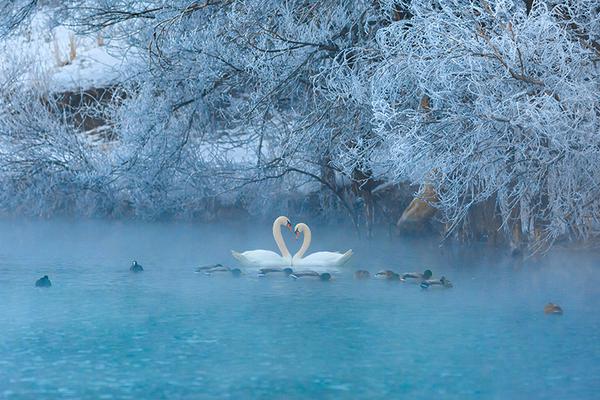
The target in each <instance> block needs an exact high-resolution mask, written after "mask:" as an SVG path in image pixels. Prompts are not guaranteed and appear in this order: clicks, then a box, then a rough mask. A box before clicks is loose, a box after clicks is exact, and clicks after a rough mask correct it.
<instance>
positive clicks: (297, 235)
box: [295, 231, 300, 239]
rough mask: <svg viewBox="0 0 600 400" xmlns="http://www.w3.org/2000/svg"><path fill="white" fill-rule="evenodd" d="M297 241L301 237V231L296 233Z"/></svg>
mask: <svg viewBox="0 0 600 400" xmlns="http://www.w3.org/2000/svg"><path fill="white" fill-rule="evenodd" d="M295 233H296V239H298V238H299V237H300V231H296V232H295Z"/></svg>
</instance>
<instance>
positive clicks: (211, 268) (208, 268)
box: [196, 264, 242, 277]
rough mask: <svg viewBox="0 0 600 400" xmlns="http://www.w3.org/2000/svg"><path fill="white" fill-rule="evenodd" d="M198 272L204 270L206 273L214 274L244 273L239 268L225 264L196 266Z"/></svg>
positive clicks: (237, 274)
mask: <svg viewBox="0 0 600 400" xmlns="http://www.w3.org/2000/svg"><path fill="white" fill-rule="evenodd" d="M196 272H204V274H205V275H212V274H213V273H215V272H230V273H231V275H233V276H236V277H238V276H240V275H242V270H241V269H239V268H231V267H228V266H226V265H223V264H213V265H205V266H203V267H198V268H196Z"/></svg>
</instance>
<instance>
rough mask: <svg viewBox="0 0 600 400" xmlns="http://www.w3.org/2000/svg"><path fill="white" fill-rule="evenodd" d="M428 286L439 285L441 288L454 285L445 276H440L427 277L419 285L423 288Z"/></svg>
mask: <svg viewBox="0 0 600 400" xmlns="http://www.w3.org/2000/svg"><path fill="white" fill-rule="evenodd" d="M430 286H440V287H443V288H451V287H454V285H452V282H450V281H449V280H448V279H446V277H445V276H442V277H441V278H440V279H427V280H424V281H422V282H421V287H422V288H423V289H428V288H429V287H430Z"/></svg>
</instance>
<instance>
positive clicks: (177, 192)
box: [3, 0, 600, 243]
mask: <svg viewBox="0 0 600 400" xmlns="http://www.w3.org/2000/svg"><path fill="white" fill-rule="evenodd" d="M23 4H25V3H23ZM53 10H54V11H55V13H56V14H55V15H56V19H57V20H58V21H62V22H64V23H66V24H68V25H69V26H71V27H74V28H76V29H78V30H79V31H80V32H82V33H92V32H98V31H102V35H103V36H105V37H106V39H107V42H108V45H109V47H110V46H111V45H112V46H117V45H118V47H119V48H118V49H115V51H118V52H121V53H124V52H126V53H127V54H128V55H130V56H132V57H130V58H129V59H130V60H134V61H130V62H128V64H127V71H126V72H127V74H125V75H124V78H123V80H122V82H120V84H119V90H118V91H116V92H115V93H117V94H116V95H115V96H114V99H113V101H111V102H109V103H108V105H107V104H103V105H102V106H101V107H98V108H97V109H90V110H86V112H91V113H101V114H102V115H103V117H104V118H105V119H106V120H107V121H109V124H110V125H109V126H110V129H111V130H112V135H111V138H112V139H113V140H112V141H111V142H110V143H109V144H107V145H105V146H90V145H88V144H85V143H84V144H77V145H76V143H75V142H74V141H75V139H73V137H80V136H77V133H76V132H72V130H75V131H77V129H76V128H77V127H75V128H73V126H72V124H69V120H68V118H63V117H61V116H60V106H49V105H48V104H51V103H52V101H51V100H52V99H53V96H51V95H49V96H46V95H41V98H43V99H46V100H45V101H42V104H43V110H44V112H38V113H34V114H35V115H36V118H50V119H51V120H52V121H54V122H52V123H50V121H46V122H43V121H42V120H40V121H39V122H40V126H41V125H42V124H44V123H47V124H48V125H49V126H53V127H54V128H53V132H55V134H57V135H58V136H59V138H60V140H58V139H57V140H53V142H54V143H56V146H57V148H56V149H52V150H48V154H50V153H52V154H54V153H56V152H58V153H60V154H62V153H63V152H66V153H67V154H69V152H70V151H71V150H69V149H72V148H77V146H79V148H81V149H83V151H82V152H81V154H83V155H84V156H81V157H80V158H78V157H79V156H75V155H70V156H69V157H68V160H69V163H71V162H73V163H75V162H79V161H76V160H82V161H81V162H80V164H76V165H78V166H77V168H71V171H76V170H79V169H81V170H83V171H86V172H85V173H82V174H78V173H75V172H72V175H67V176H68V177H69V179H65V180H64V182H71V183H73V182H75V184H73V185H72V186H70V185H65V186H67V187H74V188H85V193H95V194H94V195H93V196H94V197H93V199H94V201H96V202H100V203H101V204H103V206H102V207H97V209H100V210H107V209H109V208H110V206H109V204H114V203H120V204H121V203H126V204H128V207H130V208H131V209H132V210H135V211H134V212H135V213H138V215H141V216H149V217H156V216H159V215H162V214H167V215H179V214H186V213H194V212H195V211H194V210H200V209H202V208H203V207H205V206H206V204H207V203H206V202H211V201H214V200H215V199H223V198H227V197H228V198H229V200H230V201H238V202H241V203H244V205H245V206H248V205H249V202H253V204H256V203H257V202H258V203H261V202H265V201H268V200H269V199H279V198H280V196H281V195H283V193H285V192H286V191H288V190H293V189H301V190H304V191H313V190H314V189H319V192H320V193H321V197H320V201H321V204H320V206H321V207H322V208H323V209H324V210H331V209H332V208H333V209H335V208H339V209H341V210H343V211H344V212H345V213H347V214H348V215H351V216H352V217H353V219H354V221H355V223H356V224H359V223H360V220H361V219H366V221H367V222H368V225H372V224H373V222H374V220H375V212H376V204H375V201H376V200H375V198H374V196H373V189H374V188H375V186H377V185H379V184H384V185H385V184H398V183H403V182H407V181H408V182H410V183H412V184H416V185H424V184H428V185H432V186H433V188H434V189H435V192H436V194H437V195H436V196H435V198H436V199H437V201H436V203H435V204H434V205H435V207H437V208H438V209H439V211H440V212H439V213H438V215H439V216H440V218H441V220H442V222H445V223H446V224H447V227H448V228H449V232H453V231H455V228H457V227H459V226H460V225H461V224H462V223H463V222H464V221H465V220H466V219H468V218H469V215H470V212H471V210H472V209H473V207H476V206H477V205H478V204H481V203H486V204H489V203H490V202H491V203H492V204H495V208H496V212H497V213H498V214H499V215H500V216H501V219H502V221H503V224H502V227H495V228H500V229H502V228H504V230H505V231H506V232H507V233H508V232H510V231H511V230H512V229H516V230H517V231H520V232H522V233H523V234H525V237H528V238H530V239H532V240H535V241H536V243H551V242H552V241H553V240H555V239H556V238H559V237H570V238H587V237H589V236H590V235H594V234H595V233H596V229H597V227H598V221H597V218H598V211H599V209H598V207H599V204H598V201H597V200H596V199H597V198H598V189H599V187H598V186H599V183H600V180H599V178H600V177H599V176H598V173H597V172H596V169H597V168H594V166H595V165H596V164H597V161H598V156H599V154H600V153H599V151H600V143H599V139H598V131H599V129H598V128H599V127H598V113H599V104H600V102H599V101H598V100H600V99H599V98H598V97H599V93H600V88H599V87H598V85H599V84H598V82H600V80H599V79H598V62H599V61H600V58H599V56H600V44H599V43H600V42H599V41H600V37H599V35H600V26H599V24H600V16H599V13H600V10H599V7H598V5H597V2H596V1H593V0H580V1H575V0H573V1H571V0H569V1H566V2H564V1H561V2H558V1H554V0H535V1H531V0H472V1H462V0H425V1H409V0H378V1H371V0H356V1H350V0H332V1H307V0H295V1H286V2H281V1H275V0H213V1H189V0H169V1H167V0H147V1H143V2H140V1H133V0H85V1H83V0H80V1H78V0H71V1H66V2H62V3H56V4H55V7H54V8H53ZM111 39H112V40H111ZM29 97H30V98H36V96H29ZM38 97H40V96H38ZM19 98H20V99H21V98H22V97H19ZM26 103H27V102H21V103H17V104H18V107H20V108H22V109H23V110H27V107H28V106H27V104H26ZM3 107H4V108H3V109H4V110H8V103H5V105H4V106H3ZM13 107H14V105H13ZM29 107H31V106H29ZM36 107H39V104H38V105H36ZM30 113H32V112H31V111H28V112H25V113H17V114H11V115H12V116H11V118H12V119H11V118H9V119H8V120H7V121H6V122H4V123H5V125H6V124H8V123H12V124H13V125H14V124H16V122H14V121H15V118H17V117H15V116H14V115H18V116H19V118H21V116H23V118H25V117H24V116H27V115H29V114H30ZM11 121H13V122H11ZM23 122H26V120H23ZM10 130H11V132H16V131H19V132H27V129H25V128H24V127H22V126H18V124H17V125H16V126H14V127H11V128H10ZM31 132H35V130H34V131H31ZM31 132H30V134H31V135H33V136H31V137H29V136H27V134H26V133H23V135H25V136H23V137H24V138H25V139H23V140H24V141H27V140H29V141H31V140H33V139H35V135H34V134H32V133H31ZM61 132H62V133H61ZM11 134H12V135H14V133H11ZM32 138H33V139H32ZM78 140H79V139H78ZM80 142H81V141H80ZM74 143H75V144H74ZM49 146H50V148H51V147H52V145H49ZM73 146H75V147H73ZM26 148H27V149H28V148H29V147H26ZM24 154H28V153H24ZM75 154H76V153H75ZM35 157H38V156H37V155H36V156H35ZM13 165H17V164H13ZM70 165H71V164H70ZM73 165H75V164H73ZM11 168H13V167H11V166H8V167H7V169H6V171H10V170H11ZM53 176H54V175H53ZM307 186H311V189H310V190H308V189H307ZM257 188H261V189H262V190H258V191H257V190H256V189H257ZM282 188H283V189H282ZM74 190H76V189H74ZM99 193H101V195H99ZM357 196H358V197H362V200H363V201H362V203H360V202H357V201H356V199H357ZM98 199H103V200H101V201H100V200H98ZM360 204H362V205H360ZM313 206H314V204H313ZM361 207H362V208H363V211H364V216H363V217H359V214H360V213H358V212H357V210H359V209H360V208H361ZM92 208H94V207H92ZM113 208H114V206H113ZM94 209H96V208H94ZM263 209H264V207H263Z"/></svg>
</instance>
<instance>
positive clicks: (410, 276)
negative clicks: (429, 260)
mask: <svg viewBox="0 0 600 400" xmlns="http://www.w3.org/2000/svg"><path fill="white" fill-rule="evenodd" d="M432 276H433V273H432V272H431V270H430V269H426V270H425V271H423V273H422V274H421V273H419V272H405V273H403V274H402V277H401V278H400V280H401V281H402V282H407V279H416V280H417V281H421V282H422V281H426V280H428V279H431V277H432Z"/></svg>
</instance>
